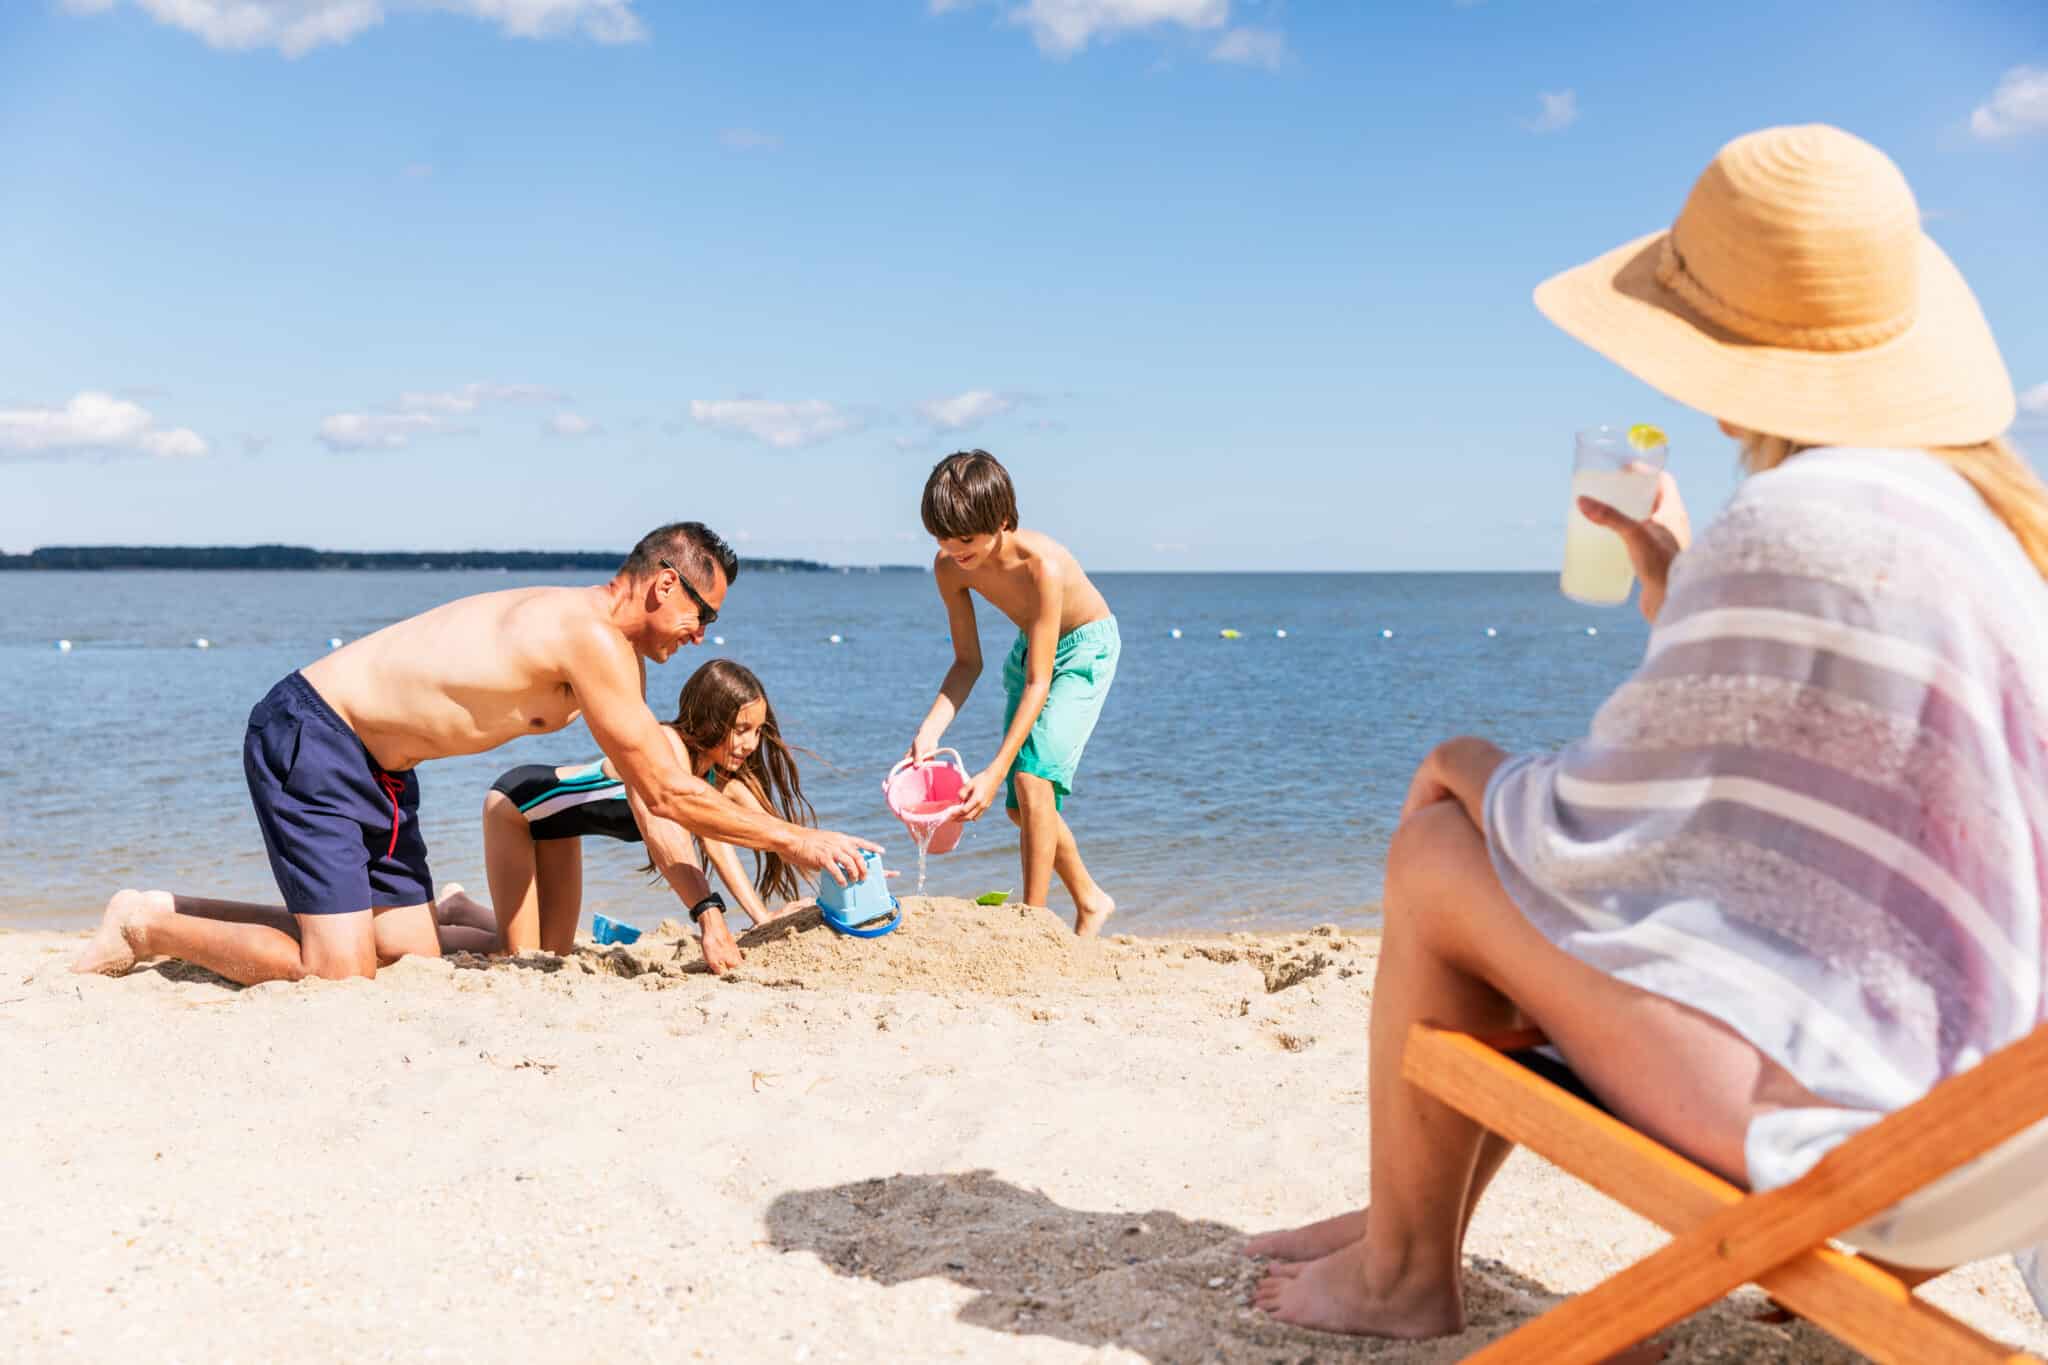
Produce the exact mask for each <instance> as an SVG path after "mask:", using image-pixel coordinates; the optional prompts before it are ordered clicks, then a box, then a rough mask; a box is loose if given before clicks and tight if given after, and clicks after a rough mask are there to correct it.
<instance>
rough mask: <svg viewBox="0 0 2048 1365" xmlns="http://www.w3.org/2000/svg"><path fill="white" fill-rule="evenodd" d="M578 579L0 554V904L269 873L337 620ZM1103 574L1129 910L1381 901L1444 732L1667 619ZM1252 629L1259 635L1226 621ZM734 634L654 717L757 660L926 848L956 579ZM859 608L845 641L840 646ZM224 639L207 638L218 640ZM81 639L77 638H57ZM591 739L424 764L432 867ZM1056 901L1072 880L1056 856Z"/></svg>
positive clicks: (1174, 923)
mask: <svg viewBox="0 0 2048 1365" xmlns="http://www.w3.org/2000/svg"><path fill="white" fill-rule="evenodd" d="M559 581H575V580H574V579H573V578H569V579H566V580H565V579H563V578H560V577H546V576H543V577H534V576H529V575H521V574H508V573H446V572H418V573H305V574H298V573H234V572H223V573H169V572H164V573H147V572H111V573H80V574H64V573H10V574H0V736H4V742H0V790H4V792H5V798H4V800H0V923H4V924H14V925H35V926H42V927H74V926H84V925H86V924H87V923H89V922H91V921H92V920H94V919H95V918H96V917H97V915H98V912H99V908H100V906H101V905H102V904H103V903H104V902H105V900H106V897H107V896H108V895H109V894H110V893H111V892H112V891H114V890H117V889H119V888H121V887H123V886H128V885H136V886H142V885H148V886H161V887H169V888H171V889H175V890H187V891H198V892H205V893H209V894H215V895H223V896H230V897H236V898H246V899H254V900H266V901H267V900H274V899H275V891H274V888H273V886H272V883H271V878H270V871H269V865H268V863H267V862H266V861H265V859H264V856H263V848H262V842H261V839H260V837H259V835H258V833H257V829H256V822H255V817H254V816H253V815H252V814H251V812H250V809H249V801H248V795H247V792H246V790H245V788H244V785H243V779H242V768H241V744H242V732H243V727H244V725H245V724H246V722H247V718H248V713H249V708H250V707H251V706H252V705H254V703H255V702H256V700H257V699H258V698H259V697H261V696H262V695H263V693H264V692H265V691H266V690H267V689H268V688H269V687H270V685H271V684H272V683H273V682H275V681H276V680H277V679H278V678H279V677H281V676H282V675H283V674H285V673H286V672H288V671H289V670H291V669H293V668H295V667H298V666H299V665H301V664H304V663H306V662H308V661H310V660H312V659H314V658H317V657H318V656H319V655H320V654H322V653H324V652H325V650H326V648H327V641H328V639H329V638H330V637H334V636H339V637H342V638H344V639H353V638H355V637H357V636H360V635H363V634H366V633H368V632H369V631H372V630H375V629H377V628H378V627H380V626H383V625H386V624H388V623H390V622H391V621H394V620H397V619H399V618H401V617H404V616H408V615H411V614H412V613H414V612H417V611H420V610H422V609H424V608H426V607H429V606H432V605H434V604H436V603H439V602H444V601H447V600H449V599H451V598H455V597H460V596H463V595H466V594H469V593H474V592H484V591H490V590H495V589H500V588H508V587H516V586H522V585H525V584H529V583H537V582H559ZM1099 582H1100V586H1101V587H1102V589H1103V591H1104V593H1105V594H1106V595H1107V596H1108V598H1109V600H1110V604H1111V606H1112V607H1113V608H1115V610H1116V612H1117V615H1118V617H1119V619H1120V621H1121V624H1122V633H1123V639H1124V655H1123V662H1122V665H1121V668H1120V670H1119V672H1118V675H1117V680H1116V684H1115V688H1114V690H1113V691H1112V692H1111V694H1110V698H1109V703H1108V706H1107V708H1106V710H1105V712H1104V715H1103V719H1102V723H1101V726H1100V728H1099V729H1098V730H1097V731H1096V735H1095V739H1094V741H1093V742H1092V743H1091V745H1090V746H1089V749H1088V755H1087V759H1086V761H1085V762H1084V764H1083V765H1082V769H1081V773H1080V777H1079V779H1078V782H1077V784H1076V790H1075V794H1074V797H1073V799H1072V800H1071V801H1070V802H1069V804H1068V812H1067V813H1068V817H1069V820H1070V822H1071V823H1072V825H1073V827H1074V830H1075V833H1076V835H1077V837H1078V838H1079V840H1080V844H1081V851H1082V856H1083V857H1084V858H1085V859H1086V860H1087V862H1088V865H1089V867H1090V869H1091V870H1092V871H1093V872H1094V873H1095V874H1096V877H1097V878H1098V879H1099V880H1100V881H1101V882H1102V883H1103V884H1104V885H1105V886H1106V887H1108V888H1109V890H1110V892H1111V893H1112V894H1113V895H1115V896H1116V897H1117V899H1118V901H1119V903H1120V905H1121V906H1122V907H1123V910H1122V913H1120V914H1119V916H1118V920H1117V923H1118V927H1120V928H1121V929H1124V930H1127V931H1132V932H1139V933H1144V932H1160V931H1165V930H1169V929H1173V930H1179V929H1187V928H1207V929H1221V928H1259V927H1274V928H1282V927H1293V926H1301V925H1306V924H1313V923H1317V922H1321V921H1326V920H1334V921H1337V922H1348V923H1358V922H1361V921H1362V920H1363V919H1365V918H1366V917H1369V916H1370V915H1371V914H1372V911H1373V907H1374V906H1375V905H1376V904H1377V902H1378V900H1379V897H1380V888H1381V880H1382V861H1381V860H1382V857H1383V854H1384V852H1385V849H1386V844H1387V838H1388V835H1389V834H1390V833H1391V831H1392V828H1393V823H1394V820H1395V817H1396V815H1397V814H1398V813H1399V809H1400V804H1401V799H1402V795H1403V793H1404V792H1405V791H1406V788H1407V783H1408V779H1409V776H1410V774H1411V773H1412V771H1413V769H1414V766H1415V764H1416V762H1417V760H1418V759H1420V758H1421V756H1422V755H1423V754H1424V753H1425V752H1426V751H1427V750H1428V748H1429V746H1430V745H1431V744H1432V743H1434V742H1435V741H1436V740H1438V739H1441V738H1445V737H1447V736H1449V735H1452V734H1457V733H1478V734H1483V735H1486V736H1488V737H1489V738H1492V739H1494V740H1495V741H1496V742H1498V743H1501V744H1503V745H1504V746H1506V747H1508V748H1510V749H1523V748H1543V747H1552V746H1555V745H1558V744H1560V743H1563V742H1565V741H1567V740H1569V739H1571V738H1574V737H1576V736H1577V735H1579V734H1581V733H1583V731H1584V729H1585V725H1586V721H1587V719H1588V717H1590V716H1591V714H1592V712H1593V709H1594V707H1595V706H1597V705H1598V703H1599V702H1600V700H1601V699H1602V698H1603V697H1605V696H1606V694H1607V693H1608V692H1609V691H1611V690H1612V689H1613V687H1614V686H1615V685H1616V684H1617V683H1618V682H1619V681H1620V680H1621V679H1622V678H1623V677H1625V676H1626V675H1627V673H1628V671H1629V669H1630V668H1631V667H1632V666H1633V664H1634V662H1635V660H1636V659H1637V658H1638V657H1639V656H1640V654H1641V651H1642V648H1643V642H1644V638H1645V630H1644V627H1643V624H1642V621H1641V618H1640V617H1639V616H1637V615H1636V614H1635V612H1634V611H1633V609H1629V610H1626V611H1623V610H1608V611H1602V610H1598V609H1594V608H1588V607H1582V606H1578V605H1576V604H1574V603H1571V602H1569V601H1567V600H1565V599H1564V598H1562V597H1560V596H1559V595H1558V592H1557V588H1556V578H1555V576H1554V575H1547V574H1528V575H1522V574H1509V575H1495V574H1483V575H1482V574H1460V575H1424V574H1413V575H1410V574H1333V575H1292V574H1256V575H1223V574H1213V575H1212V574H1104V575H1100V576H1099ZM981 621H982V636H983V650H984V654H985V657H986V658H987V659H988V660H989V665H988V670H987V672H986V673H985V674H984V675H983V679H982V682H981V684H980V686H978V687H977V688H976V689H975V692H974V695H973V697H972V698H971V699H970V701H969V703H968V705H967V707H966V709H965V711H964V712H963V714H962V715H961V717H960V718H959V719H958V720H957V721H956V722H955V723H954V727H953V729H952V731H951V732H950V734H949V735H948V740H947V742H948V743H951V744H954V745H956V746H957V747H959V748H960V749H961V751H962V752H963V754H964V755H965V756H966V758H967V760H968V761H969V763H971V764H972V763H978V762H981V761H985V760H986V759H987V757H988V756H989V755H990V753H991V752H992V751H993V749H994V747H995V745H996V743H997V742H998V741H999V739H1000V738H1001V733H1000V729H1001V722H1002V683H1001V677H1000V661H1001V659H1002V658H1003V656H1004V654H1005V652H1006V651H1007V650H1008V648H1009V646H1010V642H1011V640H1012V639H1013V638H1014V634H1015V632H1014V630H1013V629H1012V628H1011V627H1010V626H1009V624H1008V623H1007V622H1005V621H1003V620H1002V619H1001V618H1000V617H999V616H997V615H996V614H995V613H993V612H992V611H989V610H987V609H986V608H985V607H984V609H983V611H982V613H981ZM1489 627H1491V628H1492V629H1493V630H1494V631H1495V632H1496V634H1494V635H1492V636H1489V635H1488V634H1487V633H1486V632H1487V629H1488V628H1489ZM1588 627H1593V628H1595V629H1596V630H1597V632H1598V633H1597V634H1590V635H1589V634H1588V633H1587V629H1588ZM1174 628H1178V629H1180V630H1181V631H1182V632H1183V636H1182V638H1180V639H1177V640H1176V639H1173V638H1172V637H1171V634H1170V632H1171V630H1173V629H1174ZM1224 628H1231V629H1236V630H1239V631H1242V632H1243V636H1244V638H1242V639H1238V640H1224V639H1221V638H1219V631H1221V630H1222V629H1224ZM718 629H719V631H720V632H721V633H722V634H723V636H724V640H725V643H724V644H723V645H722V646H714V645H712V644H710V643H709V642H708V641H707V643H706V644H705V645H704V646H703V647H702V648H700V649H695V650H684V651H683V652H682V653H681V654H679V655H678V656H677V657H676V659H675V660H673V661H672V662H670V663H669V664H667V665H665V666H662V667H657V668H652V669H650V670H649V678H648V695H649V698H650V700H651V703H652V705H653V708H654V710H655V712H656V713H657V714H658V715H660V716H663V717H664V718H666V717H667V716H670V715H673V714H674V708H675V696H676V692H677V689H678V688H679V687H680V686H681V684H682V682H683V679H684V678H686V677H687V676H688V675H689V673H690V671H691V670H692V669H694V668H695V667H696V666H697V665H698V664H700V663H702V662H703V661H704V660H705V659H707V658H709V657H712V656H713V655H717V654H724V655H727V656H730V657H732V658H735V659H738V660H740V661H741V662H743V663H745V664H747V665H748V666H749V667H750V668H752V669H753V670H754V671H755V672H756V673H758V674H759V675H760V676H761V678H762V680H763V681H764V682H765V683H766V684H767V686H768V690H769V694H770V696H771V698H772V699H773V701H774V703H775V706H776V709H777V711H778V712H779V713H780V715H781V718H782V721H783V727H784V730H785V732H786V733H787V734H788V736H789V737H790V738H791V740H792V741H794V742H795V743H797V744H799V745H801V746H803V747H804V748H806V749H808V750H810V751H811V753H812V754H813V755H815V756H814V757H811V758H807V759H804V760H803V777H804V787H805V791H806V792H807V794H809V795H810V797H811V798H812V800H813V801H814V802H815V804H816V805H817V808H818V814H819V816H820V818H821V820H822V821H823V822H825V823H826V824H828V825H830V826H832V827H836V828H840V829H846V830H849V831H852V832H855V833H859V834H863V835H866V836H868V837H869V838H873V839H876V840H877V841H878V842H881V843H883V844H885V845H887V846H888V848H889V858H888V861H889V863H890V865H892V866H901V867H906V868H911V869H914V868H915V866H916V854H915V851H914V849H913V847H912V845H911V843H910V840H909V838H908V837H907V836H906V835H905V833H904V831H903V828H902V826H901V825H899V824H897V823H896V822H895V821H894V820H893V819H892V818H891V817H890V816H889V814H888V811H887V810H886V808H885V807H884V806H883V804H882V799H881V790H880V781H881V777H882V774H883V773H884V772H885V771H886V770H887V769H888V767H889V765H890V764H891V763H893V762H894V761H895V759H896V758H897V757H898V755H900V754H901V753H902V751H903V748H904V746H905V745H906V744H907V743H908V742H909V738H910V735H911V733H912V731H913V730H914V729H915V727H916V725H917V723H918V721H919V720H920V719H921V718H922V717H923V715H924V711H925V708H926V707H927V706H928V705H929V704H930V702H931V699H932V695H933V693H934V691H935V690H936V688H937V686H938V683H939V679H940V677H941V675H942V674H943V673H944V672H945V669H946V666H947V663H948V662H949V658H950V653H949V646H948V643H947V637H946V628H945V618H944V615H943V613H942V611H941V609H940V605H939V602H938V599H937V595H936V594H935V593H934V591H933V589H932V585H931V580H930V578H929V577H928V576H926V575H923V574H858V573H856V574H845V575H841V574H754V575H747V576H743V577H742V578H741V579H740V581H739V583H738V584H737V585H736V586H735V588H734V590H733V592H732V595H731V597H730V598H729V599H728V610H727V614H726V618H725V619H724V620H722V621H721V622H720V623H719V626H718ZM1279 630H1285V631H1286V632H1287V634H1286V638H1284V639H1282V638H1278V637H1277V636H1276V634H1275V632H1276V631H1279ZM1383 631H1392V632H1393V634H1392V636H1391V638H1388V637H1385V636H1383V635H1382V632H1383ZM833 634H838V635H840V636H841V637H842V639H843V643H841V644H838V645H833V644H831V643H829V642H828V637H829V636H831V635H833ZM200 637H205V638H206V639H208V640H210V641H211V648H208V649H198V648H195V647H194V646H193V641H194V640H195V639H198V638H200ZM60 638H68V639H70V640H71V641H73V648H72V650H71V651H70V652H68V653H66V652H60V651H58V650H57V649H56V648H55V642H56V641H57V640H58V639H60ZM595 752H596V749H595V746H594V745H593V744H592V743H591V741H590V738H589V735H588V733H587V732H585V731H584V729H583V727H582V726H581V725H580V724H579V725H578V726H576V727H574V728H572V729H571V730H569V731H566V732H563V733H561V734H556V735H545V736H534V737H531V738H526V739H521V740H518V741H515V742H514V743H512V744H510V745H507V746H506V747H505V748H503V749H500V750H498V751H496V752H495V753H489V754H480V755H475V756H472V757H468V758H460V759H450V760H446V761H442V762H436V763H429V764H427V765H425V766H424V767H423V768H422V769H421V770H420V776H421V785H422V789H423V801H422V812H421V813H422V819H423V821H424V825H425V832H426V836H427V842H428V847H429V849H430V850H431V853H432V859H433V866H434V871H435V874H436V876H437V878H439V879H440V880H441V881H444V882H445V881H461V882H464V883H465V884H468V885H470V886H471V887H473V888H476V889H477V890H478V894H482V886H483V881H484V877H483V850H482V835H481V831H480V828H479V824H478V814H479V811H480V808H481V805H482V801H483V795H484V792H485V790H486V789H487V788H488V787H489V785H490V783H491V781H492V779H494V778H495V777H496V776H497V775H498V774H499V773H500V772H501V771H503V770H504V769H505V768H507V767H509V766H511V765H512V764H515V763H534V762H549V763H569V762H574V761H577V760H580V759H583V758H586V757H590V756H593V755H594V754H595ZM640 862H641V851H640V849H639V848H638V847H637V846H635V847H631V848H628V847H626V846H623V845H617V844H611V843H605V842H602V841H591V842H590V843H589V844H588V845H587V846H586V850H585V869H586V871H585V877H586V890H585V903H586V909H587V910H588V909H600V910H604V911H605V912H607V913H610V914H613V915H617V916H621V917H623V918H626V919H629V920H634V921H637V922H639V923H642V924H652V923H653V922H654V921H655V920H657V919H659V918H661V917H662V916H664V915H667V914H672V913H674V912H675V905H674V903H673V900H672V899H671V897H670V896H669V893H668V892H667V891H666V890H665V889H664V888H657V887H651V886H649V885H648V884H647V883H646V881H645V880H644V878H643V877H642V876H641V874H640V873H639V872H638V870H637V869H638V868H639V865H640ZM912 875H913V876H914V872H913V873H912ZM1018 882H1019V876H1018V868H1017V854H1016V838H1015V830H1014V828H1013V827H1012V826H1011V825H1010V824H1009V822H1008V821H1007V820H1004V819H1002V818H1001V817H1000V814H999V813H993V814H991V815H990V816H989V817H988V818H986V819H984V820H983V821H981V822H980V823H979V824H978V825H976V826H972V827H970V829H969V831H968V833H967V836H966V838H965V839H964V840H963V841H962V843H961V846H960V848H959V850H958V851H957V852H954V853H951V854H948V855H945V856H944V857H938V858H934V859H932V861H931V875H930V882H929V885H928V889H929V890H930V891H932V892H934V893H937V894H947V895H968V896H972V895H976V894H979V893H981V892H984V891H1000V890H1009V889H1013V888H1016V887H1017V885H1018ZM899 885H900V883H899ZM1053 900H1054V903H1055V905H1056V906H1058V907H1062V908H1064V907H1065V906H1066V905H1067V902H1066V896H1065V892H1064V891H1063V890H1060V889H1059V888H1058V885H1057V883H1055V889H1054V893H1053Z"/></svg>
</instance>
